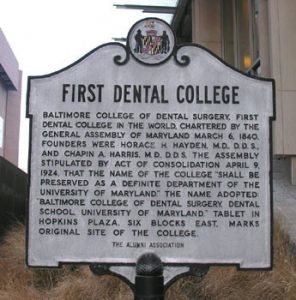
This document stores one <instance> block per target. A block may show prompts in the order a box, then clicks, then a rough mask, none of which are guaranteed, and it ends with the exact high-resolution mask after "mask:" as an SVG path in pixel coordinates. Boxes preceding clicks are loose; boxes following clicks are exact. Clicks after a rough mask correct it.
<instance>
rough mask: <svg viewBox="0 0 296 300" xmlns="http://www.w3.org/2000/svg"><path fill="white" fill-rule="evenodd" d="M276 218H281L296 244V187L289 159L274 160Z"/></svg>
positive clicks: (274, 205)
mask: <svg viewBox="0 0 296 300" xmlns="http://www.w3.org/2000/svg"><path fill="white" fill-rule="evenodd" d="M273 207H274V217H276V216H280V217H282V219H283V221H284V225H285V228H286V230H287V232H288V234H289V235H290V238H291V240H292V241H293V242H294V243H295V244H296V186H293V185H292V184H291V179H290V161H289V158H286V159H283V158H280V159H277V158H275V159H274V160H273Z"/></svg>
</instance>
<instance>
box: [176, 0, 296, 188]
mask: <svg viewBox="0 0 296 300" xmlns="http://www.w3.org/2000/svg"><path fill="white" fill-rule="evenodd" d="M295 16H296V1H294V0H211V1H208V0H180V1H179V4H178V7H177V10H176V14H175V15H174V18H173V21H172V26H173V28H174V29H175V31H176V33H177V38H178V41H179V42H195V43H198V44H200V45H202V46H204V47H206V48H208V49H210V50H211V51H212V52H214V53H215V54H216V55H218V56H219V57H221V58H222V59H223V60H225V61H226V62H227V63H229V64H230V65H232V66H234V67H236V68H238V69H240V70H242V71H244V72H246V73H249V74H252V75H255V76H256V75H257V76H261V77H269V78H274V79H275V82H276V121H274V123H273V153H274V155H275V157H277V158H283V159H286V160H289V164H290V178H291V181H292V183H293V184H294V185H296V122H295V115H294V114H295V112H296V76H295V74H296V60H295V57H294V55H295V53H296V34H295V28H296V18H295Z"/></svg>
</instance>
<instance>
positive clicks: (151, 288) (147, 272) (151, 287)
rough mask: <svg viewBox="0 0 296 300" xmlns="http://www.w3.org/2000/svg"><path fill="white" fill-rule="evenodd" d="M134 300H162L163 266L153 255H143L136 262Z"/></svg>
mask: <svg viewBox="0 0 296 300" xmlns="http://www.w3.org/2000/svg"><path fill="white" fill-rule="evenodd" d="M134 299H135V300H148V299H149V300H150V299H151V300H163V299H164V277H163V265H162V262H161V260H160V258H159V257H158V256H157V255H156V254H154V253H145V254H143V255H142V256H140V257H139V259H138V261H137V265H136V281H135V298H134Z"/></svg>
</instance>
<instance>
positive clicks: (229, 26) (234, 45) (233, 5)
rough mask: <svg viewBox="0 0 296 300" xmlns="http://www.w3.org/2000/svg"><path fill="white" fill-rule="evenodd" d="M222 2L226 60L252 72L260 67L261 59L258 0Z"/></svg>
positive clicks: (229, 0)
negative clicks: (259, 61)
mask: <svg viewBox="0 0 296 300" xmlns="http://www.w3.org/2000/svg"><path fill="white" fill-rule="evenodd" d="M222 3H223V7H222V14H223V15H222V22H223V24H222V25H223V56H224V60H225V61H226V62H228V63H229V64H231V65H233V66H235V67H237V68H238V69H240V70H242V71H245V72H250V71H251V70H253V69H254V67H256V68H257V67H258V60H259V47H258V0H224V1H223V2H222ZM253 73H256V74H257V71H256V72H253Z"/></svg>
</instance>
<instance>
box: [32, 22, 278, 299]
mask: <svg viewBox="0 0 296 300" xmlns="http://www.w3.org/2000/svg"><path fill="white" fill-rule="evenodd" d="M27 101H28V106H27V116H28V117H29V118H30V124H31V127H30V128H31V131H30V142H31V143H30V159H29V175H30V183H29V185H30V186H29V188H30V192H29V193H30V195H29V201H28V222H27V224H28V227H27V231H28V236H27V263H28V265H29V266H31V267H58V266H60V265H61V264H63V263H83V264H90V265H92V267H91V268H92V270H93V271H94V272H95V273H100V274H104V273H106V272H109V273H112V274H118V275H119V276H121V277H123V278H125V279H126V281H128V282H130V283H131V285H132V286H134V287H135V289H136V297H146V295H145V293H146V294H147V293H148V291H151V289H152V287H153V291H154V292H153V293H155V297H161V294H162V293H163V287H162V283H161V282H162V278H163V280H164V284H165V286H168V285H169V284H170V283H171V282H172V281H173V280H174V278H177V277H178V276H180V275H181V274H188V273H190V272H191V273H192V272H193V273H196V270H197V269H198V268H199V266H205V269H207V267H208V266H210V265H212V264H220V265H236V266H238V268H242V269H270V268H271V267H272V255H271V249H272V247H271V240H272V237H271V233H272V222H271V219H272V200H271V191H272V187H271V182H272V180H271V157H272V155H271V138H272V135H271V121H272V120H273V117H274V82H273V80H268V79H258V78H253V77H250V76H247V75H246V74H243V73H241V72H239V71H237V70H235V69H233V68H231V67H230V66H228V65H226V64H225V63H224V62H223V61H221V60H220V58H218V57H216V56H215V55H214V54H213V53H211V52H209V51H208V50H207V49H204V48H203V47H201V46H199V45H196V44H188V45H184V46H182V45H180V46H177V45H176V43H175V35H174V33H173V31H172V30H171V28H170V26H169V25H168V24H167V23H165V22H163V21H162V20H160V19H154V18H153V19H152V18H149V19H144V20H141V21H139V22H137V23H136V24H135V25H134V26H133V27H132V28H131V30H130V32H129V34H128V38H127V45H126V46H124V45H122V44H119V43H110V44H106V45H101V46H99V47H98V48H96V49H94V50H93V51H91V52H90V53H88V54H86V55H85V56H84V57H82V58H81V59H80V60H78V61H77V62H75V63H73V64H72V65H70V66H68V67H66V68H64V69H62V70H59V71H57V72H54V73H52V74H48V75H44V76H30V77H29V80H28V98H27ZM67 245H71V247H68V246H67ZM86 245H87V247H86ZM150 258H151V261H150V260H149V259H150ZM158 259H159V262H161V264H160V263H159V267H157V268H156V270H157V272H156V273H155V272H154V269H153V270H150V271H151V272H150V271H149V268H148V269H145V268H146V267H148V266H149V264H151V266H152V265H153V266H154V265H155V263H156V262H157V261H158ZM149 261H150V263H148V262H149ZM142 265H144V266H145V268H144V269H142V268H141V267H140V266H142ZM160 265H162V266H163V269H162V271H163V272H161V268H160ZM205 269H202V271H201V273H202V274H203V273H204V270H205ZM136 270H137V273H136ZM197 273H198V272H197ZM143 285H144V286H146V285H147V286H146V288H144V289H143V290H142V288H140V290H141V291H140V290H139V287H143ZM147 287H148V288H147ZM145 291H146V292H145Z"/></svg>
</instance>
